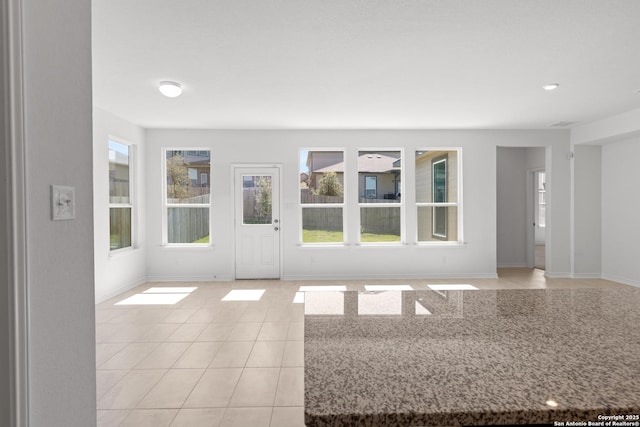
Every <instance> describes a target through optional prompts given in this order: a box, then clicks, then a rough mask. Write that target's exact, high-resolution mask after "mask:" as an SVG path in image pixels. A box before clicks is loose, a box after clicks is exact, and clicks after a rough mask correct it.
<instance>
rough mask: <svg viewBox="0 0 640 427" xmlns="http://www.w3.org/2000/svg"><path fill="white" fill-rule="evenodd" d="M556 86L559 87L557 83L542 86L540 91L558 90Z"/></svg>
mask: <svg viewBox="0 0 640 427" xmlns="http://www.w3.org/2000/svg"><path fill="white" fill-rule="evenodd" d="M558 86H560V85H559V84H558V83H549V84H548V85H544V86H542V89H544V90H555V89H557V88H558Z"/></svg>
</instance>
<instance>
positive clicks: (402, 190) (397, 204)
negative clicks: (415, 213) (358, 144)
mask: <svg viewBox="0 0 640 427" xmlns="http://www.w3.org/2000/svg"><path fill="white" fill-rule="evenodd" d="M361 151H373V152H381V151H398V152H400V165H401V166H400V168H401V169H400V191H399V193H400V194H401V195H402V194H406V193H405V188H404V186H405V173H406V172H405V171H406V164H405V162H406V157H405V153H404V148H403V147H364V148H358V149H357V150H356V159H358V158H360V152H361ZM345 169H346V167H345ZM359 176H360V170H359V169H358V165H357V164H356V180H358V181H357V182H358V191H357V197H358V198H357V201H358V230H362V227H361V224H362V222H361V221H362V219H361V215H360V212H361V211H360V208H367V209H384V208H397V207H399V208H400V241H399V242H363V241H362V232H361V231H358V242H357V243H356V246H406V244H407V239H406V226H407V221H406V218H405V200H406V197H403V196H401V197H400V201H399V202H392V203H360V185H359V184H360V183H359ZM365 191H366V190H365ZM376 191H377V179H376Z"/></svg>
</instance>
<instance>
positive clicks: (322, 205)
mask: <svg viewBox="0 0 640 427" xmlns="http://www.w3.org/2000/svg"><path fill="white" fill-rule="evenodd" d="M303 151H307V152H308V151H313V152H323V151H324V152H341V153H342V162H343V163H344V172H343V173H342V181H343V183H342V197H343V198H342V203H302V201H301V200H300V190H298V206H299V209H298V223H299V224H300V227H299V228H298V242H299V243H298V246H301V247H343V246H348V245H349V244H348V243H347V236H348V234H347V209H346V207H347V205H346V203H345V200H346V199H347V187H348V183H347V181H348V180H347V166H348V163H347V152H346V149H345V148H344V147H340V148H332V147H329V148H326V147H322V148H304V147H303V148H300V149H299V150H298V162H299V161H300V154H301V153H302V152H303ZM301 172H302V171H300V170H298V177H300V173H301ZM299 185H300V184H299V183H298V186H299ZM308 208H322V209H329V208H341V209H342V242H313V243H305V242H303V241H302V225H303V224H302V210H303V209H308Z"/></svg>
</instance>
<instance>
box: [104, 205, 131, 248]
mask: <svg viewBox="0 0 640 427" xmlns="http://www.w3.org/2000/svg"><path fill="white" fill-rule="evenodd" d="M109 241H110V249H111V250H112V251H113V250H116V249H122V248H128V247H129V246H131V208H110V209H109Z"/></svg>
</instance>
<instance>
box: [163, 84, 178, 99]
mask: <svg viewBox="0 0 640 427" xmlns="http://www.w3.org/2000/svg"><path fill="white" fill-rule="evenodd" d="M160 93H162V94H163V95H164V96H167V97H169V98H175V97H176V96H180V94H181V93H182V86H180V83H176V82H171V81H168V80H166V81H163V82H160Z"/></svg>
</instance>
